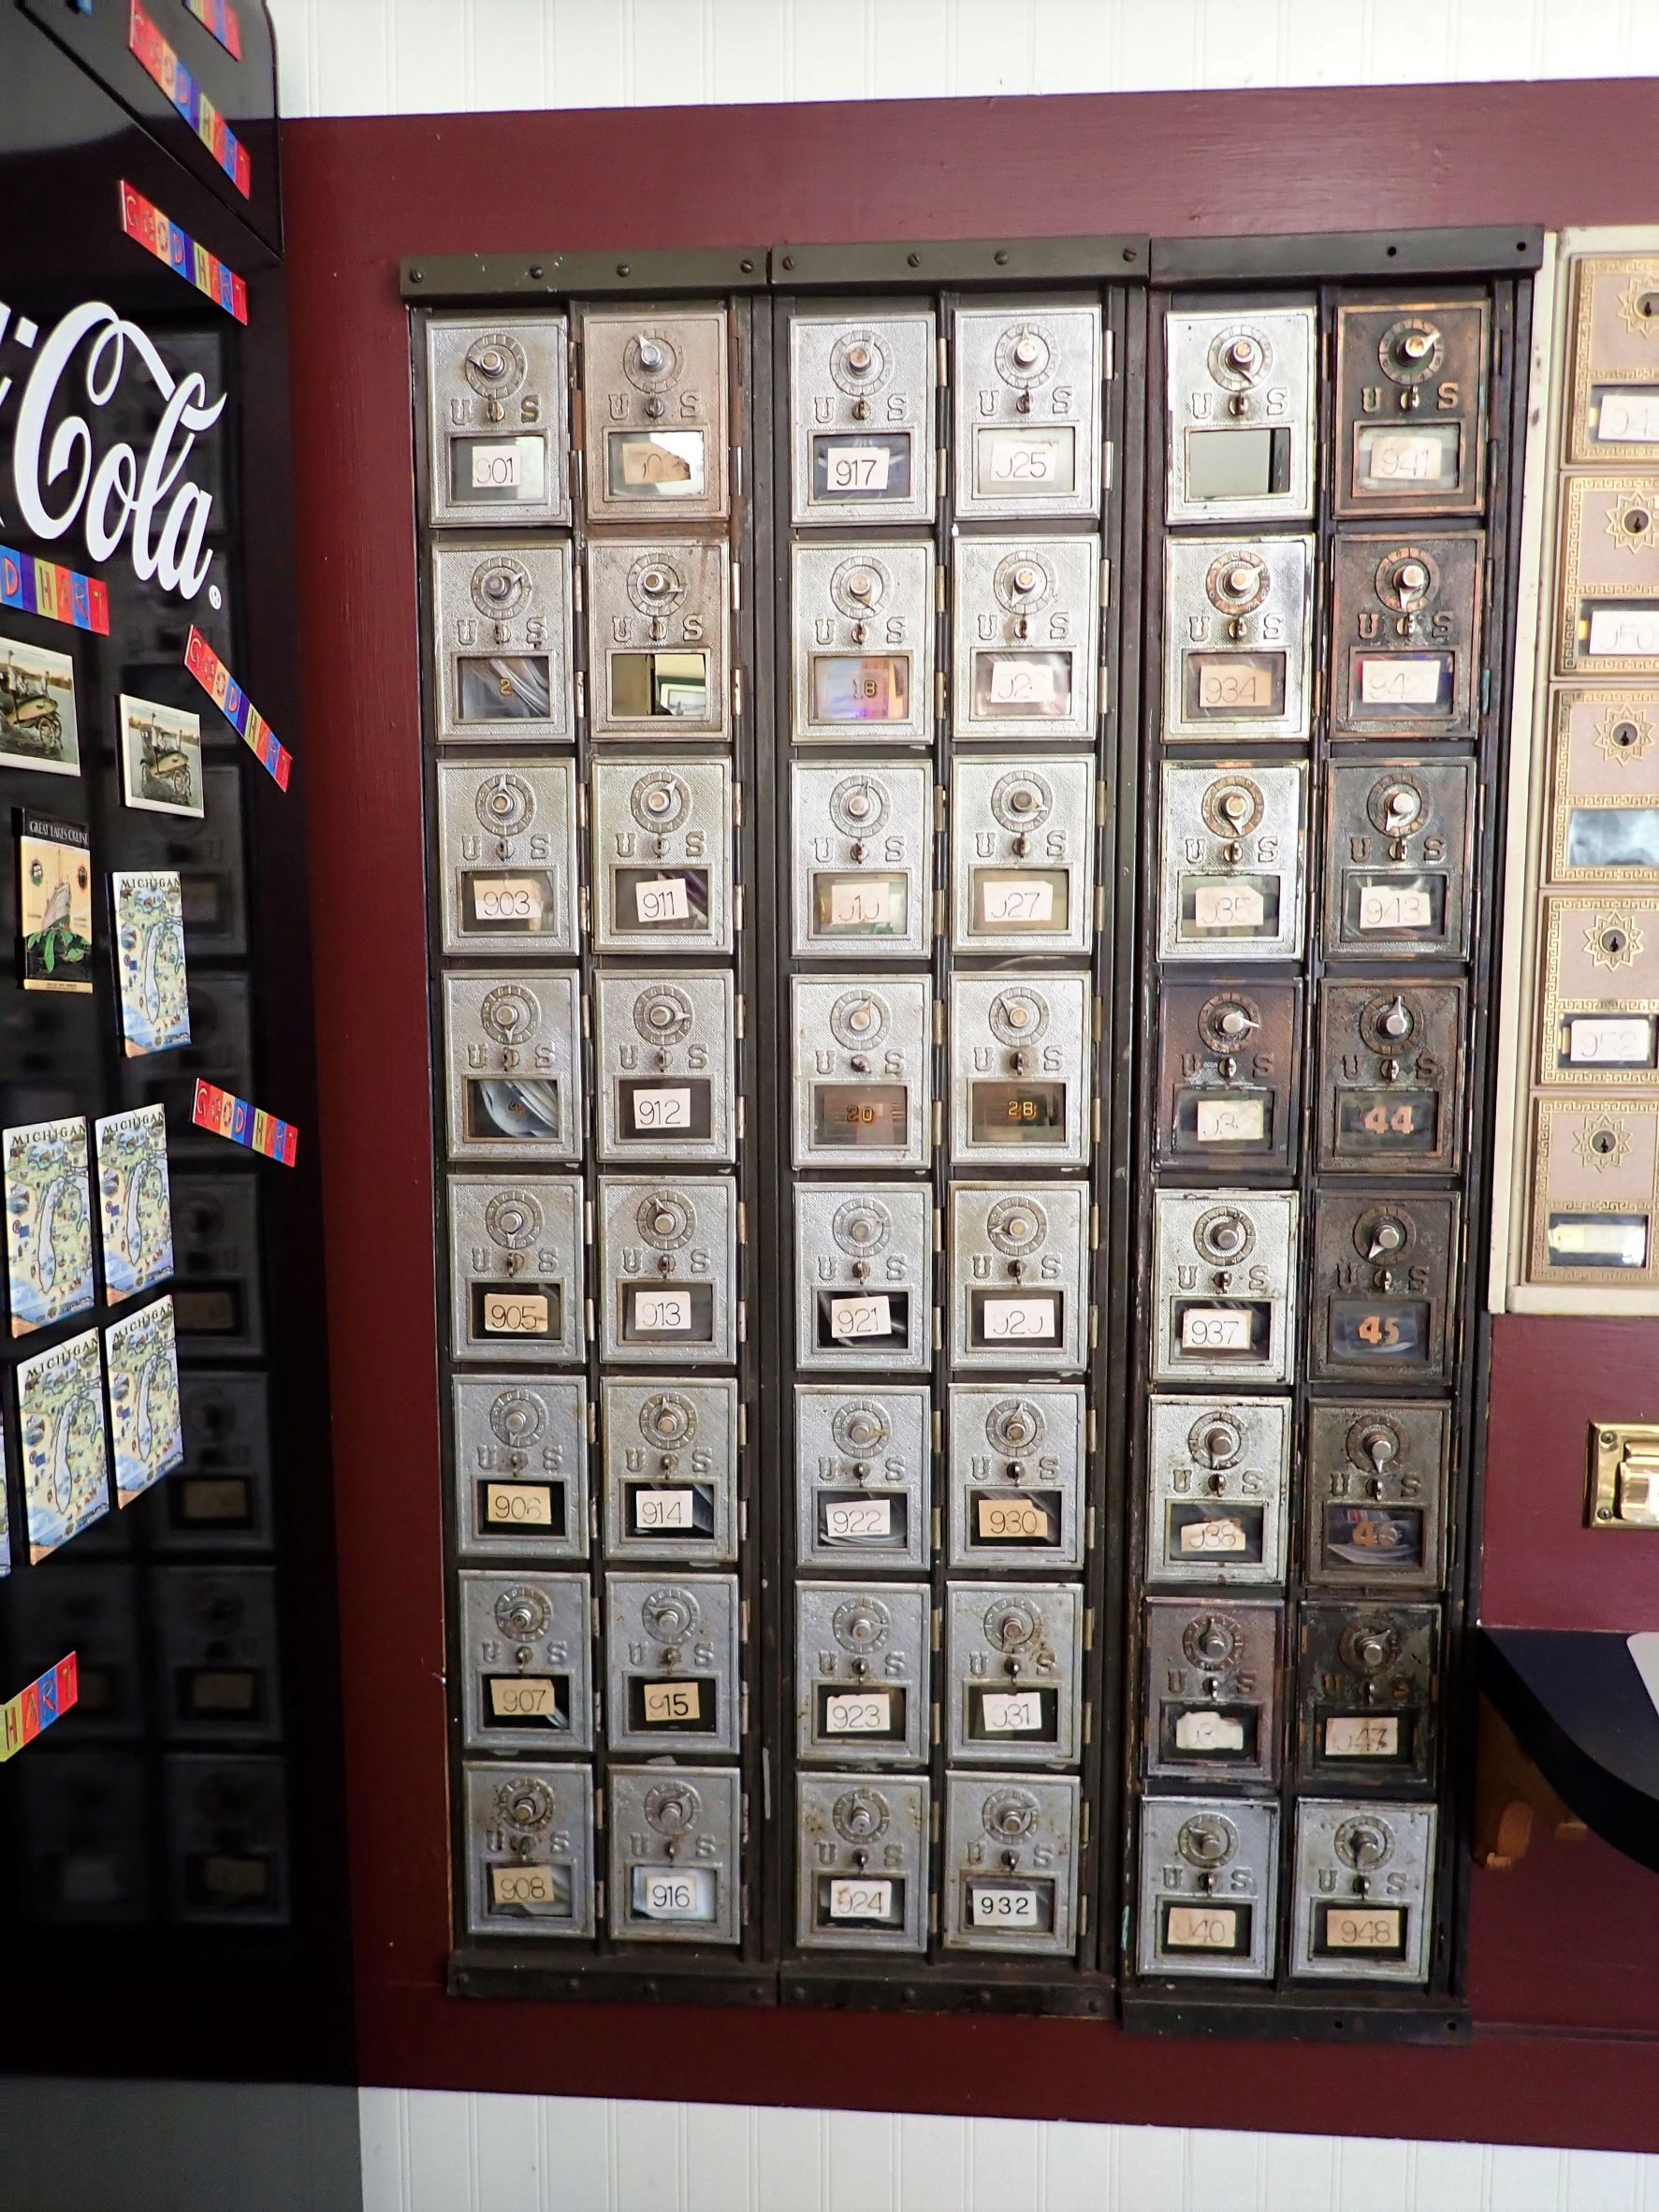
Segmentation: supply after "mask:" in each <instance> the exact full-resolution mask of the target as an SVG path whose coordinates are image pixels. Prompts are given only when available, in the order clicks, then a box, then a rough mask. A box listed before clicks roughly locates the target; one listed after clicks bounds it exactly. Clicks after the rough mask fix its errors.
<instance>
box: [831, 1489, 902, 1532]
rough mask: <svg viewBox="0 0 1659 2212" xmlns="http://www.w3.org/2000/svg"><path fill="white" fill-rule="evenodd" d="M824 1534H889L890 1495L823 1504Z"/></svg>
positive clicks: (891, 1507)
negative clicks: (888, 1496)
mask: <svg viewBox="0 0 1659 2212" xmlns="http://www.w3.org/2000/svg"><path fill="white" fill-rule="evenodd" d="M823 1521H824V1534H825V1535H828V1536H839V1537H850V1536H890V1535H892V1534H893V1501H892V1499H891V1498H850V1499H837V1500H836V1501H835V1503H834V1504H832V1505H829V1506H825V1507H824V1514H823Z"/></svg>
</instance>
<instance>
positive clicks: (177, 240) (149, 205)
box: [121, 180, 248, 323]
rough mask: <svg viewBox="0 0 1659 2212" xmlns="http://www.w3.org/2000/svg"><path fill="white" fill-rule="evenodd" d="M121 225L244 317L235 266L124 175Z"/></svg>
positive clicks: (243, 290) (243, 293)
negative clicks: (201, 243) (229, 266)
mask: <svg viewBox="0 0 1659 2212" xmlns="http://www.w3.org/2000/svg"><path fill="white" fill-rule="evenodd" d="M121 227H122V228H123V230H124V231H125V232H126V235H127V236H128V238H130V239H136V240H138V244H139V245H141V246H142V247H144V248H145V250H146V251H147V252H149V253H152V254H153V255H155V258H156V259H157V260H158V261H165V262H166V263H167V267H168V268H169V269H172V270H173V271H174V272H175V274H176V275H179V276H182V278H183V279H184V282H185V283H186V284H194V285H195V286H196V290H197V291H198V292H205V293H206V294H207V296H208V298H210V299H211V300H212V302H213V304H214V305H215V306H216V307H222V308H223V309H224V310H225V312H226V314H227V315H234V316H235V317H236V320H237V321H238V322H239V323H245V322H246V321H247V319H248V287H247V285H246V284H243V283H242V280H241V278H240V277H239V276H238V275H237V274H236V272H235V270H234V269H227V268H226V266H225V264H224V262H223V261H221V260H220V259H219V257H218V255H216V254H210V253H209V252H208V249H207V248H206V246H198V245H197V244H196V240H194V239H193V238H192V237H191V235H190V233H189V232H188V231H187V230H181V229H180V228H179V226H178V225H177V224H176V223H171V222H169V221H168V220H167V216H165V215H164V214H163V213H162V211H161V210H160V209H159V208H158V207H156V206H155V205H154V203H153V201H151V200H147V199H146V198H145V197H144V195H143V194H142V193H141V192H135V191H134V190H133V188H132V186H131V185H130V184H128V183H127V182H125V181H124V180H123V182H122V187H121Z"/></svg>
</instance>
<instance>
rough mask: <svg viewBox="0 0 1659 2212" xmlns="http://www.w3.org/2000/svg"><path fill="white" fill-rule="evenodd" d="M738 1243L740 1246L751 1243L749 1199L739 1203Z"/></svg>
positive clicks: (741, 1200) (740, 1200)
mask: <svg viewBox="0 0 1659 2212" xmlns="http://www.w3.org/2000/svg"><path fill="white" fill-rule="evenodd" d="M737 1242H738V1243H739V1244H748V1242H749V1201H748V1200H747V1199H739V1200H738V1201H737Z"/></svg>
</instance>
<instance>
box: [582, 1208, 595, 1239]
mask: <svg viewBox="0 0 1659 2212" xmlns="http://www.w3.org/2000/svg"><path fill="white" fill-rule="evenodd" d="M582 1242H583V1244H591V1243H592V1242H593V1201H592V1200H591V1199H584V1200H583V1201H582Z"/></svg>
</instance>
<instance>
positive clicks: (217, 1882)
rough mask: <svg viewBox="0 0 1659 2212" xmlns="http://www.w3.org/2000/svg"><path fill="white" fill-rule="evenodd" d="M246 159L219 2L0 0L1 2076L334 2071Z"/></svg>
mask: <svg viewBox="0 0 1659 2212" xmlns="http://www.w3.org/2000/svg"><path fill="white" fill-rule="evenodd" d="M277 165H278V144H277V129H276V112H275V76H274V54H273V50H272V44H271V34H270V28H269V22H268V21H267V19H266V15H265V10H264V8H263V7H262V6H260V5H258V0H235V4H234V5H232V4H231V0H126V4H123V5H109V4H108V0H96V4H93V0H79V4H78V5H74V6H66V5H65V4H64V0H26V4H24V5H19V6H13V5H11V4H10V0H7V5H6V6H5V7H0V205H3V206H4V208H5V210H6V217H5V221H4V223H3V224H0V935H3V937H4V940H5V941H4V945H3V946H0V1181H3V1186H4V1189H3V1201H4V1202H3V1205H0V1213H3V1214H4V1218H5V1223H6V1253H5V1292H4V1298H3V1300H0V1316H3V1318H0V1443H3V1447H4V1453H3V1457H4V1468H5V1488H4V1492H3V1493H0V1503H3V1505H4V1523H3V1533H0V1570H4V1571H3V1576H0V1705H5V1707H6V1711H5V1718H4V1733H3V1735H0V1754H4V1764H0V1854H3V1856H4V1866H3V1870H0V1884H3V1885H4V1892H5V1895H6V1898H7V1943H6V1946H5V1957H6V1963H5V1968H4V1983H3V1985H0V1986H3V1989H4V2002H3V2003H0V2017H3V2018H4V2020H5V2023H6V2025H5V2029H4V2030H3V2038H0V2049H3V2054H4V2059H5V2061H6V2063H7V2064H8V2065H10V2066H13V2067H25V2068H33V2067H40V2066H50V2067H51V2069H52V2070H53V2071H58V2072H64V2073H74V2072H87V2071H95V2070H98V2069H100V2068H109V2069H110V2070H113V2071H117V2072H122V2071H127V2072H133V2071H141V2072H145V2073H165V2072H179V2073H187V2074H209V2075H214V2074H249V2075H264V2076H266V2077H270V2076H272V2075H278V2076H280V2075H282V2074H292V2073H294V2072H296V2071H303V2072H304V2073H306V2074H308V2075H309V2076H310V2077H311V2078H313V2079H316V2078H324V2079H327V2078H329V2077H333V2078H342V2076H343V2074H344V2070H345V2069H346V2067H347V2065H348V2062H349V2027H348V2024H347V2014H346V2010H345V2007H346V2005H347V2003H348V2002H349V1997H348V1989H347V1975H346V1972H345V1971H344V1920H345V1903H346V1900H345V1897H344V1886H343V1873H342V1854H341V1845H340V1814H339V1789H338V1783H337V1759H338V1743H337V1731H336V1727H335V1721H334V1716H335V1713H336V1710H337V1707H338V1695H337V1662H336V1652H335V1632H334V1607H333V1564H332V1556H331V1540H330V1534H329V1532H330V1511H329V1492H330V1468H329V1449H328V1416H327V1368H326V1351H325V1336H324V1314H323V1300H322V1283H321V1268H320V1257H319V1253H320V1241H321V1221H320V1208H319V1197H318V1180H317V1169H318V1161H317V1147H316V1142H315V1107H314V1099H313V1055H312V1042H311V1018H310V995H311V977H310V945H309V941H308V931H307V923H306V911H307V907H306V893H305V872H304V809H305V784H306V775H305V753H306V748H305V742H304V740H303V738H302V737H301V735H300V734H299V732H298V727H297V712H296V706H297V699H298V668H297V664H296V656H295V649H294V615H293V603H292V581H293V573H292V562H293V555H292V546H291V538H290V456H289V449H288V392H287V355H286V345H287V340H286V328H285V310H284V274H283V267H282V254H281V249H282V238H281V224H280V213H279V196H278V167H277ZM339 889H340V901H339V909H338V912H339V920H340V926H341V929H342V933H344V934H345V935H346V936H348V937H349V934H350V931H351V928H352V920H351V916H352V906H353V895H352V889H351V886H350V884H349V883H346V884H342V885H341V886H340V887H339ZM301 1623H302V1629H301ZM7 1701H9V1702H7ZM227 1998H229V1999H230V2000H231V2004H230V2009H229V2010H228V2011H227V2009H226V2000H227ZM227 2021H228V2022H230V2023H232V2025H231V2026H230V2027H229V2030H228V2031H227V2025H226V2024H227ZM134 2030H141V2034H135V2032H134Z"/></svg>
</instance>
